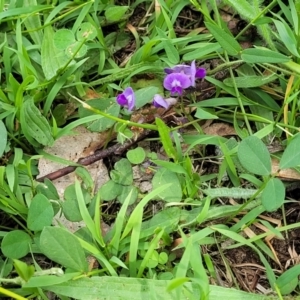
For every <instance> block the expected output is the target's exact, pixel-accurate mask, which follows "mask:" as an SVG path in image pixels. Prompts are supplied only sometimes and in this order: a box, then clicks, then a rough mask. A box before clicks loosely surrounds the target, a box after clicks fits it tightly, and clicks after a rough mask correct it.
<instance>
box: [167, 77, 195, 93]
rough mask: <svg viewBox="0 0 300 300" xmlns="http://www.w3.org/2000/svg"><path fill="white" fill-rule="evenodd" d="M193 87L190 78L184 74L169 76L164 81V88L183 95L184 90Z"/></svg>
mask: <svg viewBox="0 0 300 300" xmlns="http://www.w3.org/2000/svg"><path fill="white" fill-rule="evenodd" d="M190 86H191V80H190V78H189V76H187V75H185V74H182V73H172V74H168V75H167V76H166V77H165V79H164V87H165V89H166V90H169V91H171V92H172V94H174V93H179V94H181V93H182V89H186V88H188V87H190Z"/></svg>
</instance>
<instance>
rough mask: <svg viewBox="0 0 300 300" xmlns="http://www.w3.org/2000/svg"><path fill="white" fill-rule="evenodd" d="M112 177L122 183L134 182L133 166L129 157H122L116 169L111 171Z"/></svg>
mask: <svg viewBox="0 0 300 300" xmlns="http://www.w3.org/2000/svg"><path fill="white" fill-rule="evenodd" d="M110 177H111V179H112V180H113V181H114V182H116V183H119V184H122V185H131V184H132V182H133V173H132V167H131V164H130V162H129V161H128V159H126V158H122V159H121V160H119V161H117V162H116V163H115V166H114V170H112V171H111V172H110Z"/></svg>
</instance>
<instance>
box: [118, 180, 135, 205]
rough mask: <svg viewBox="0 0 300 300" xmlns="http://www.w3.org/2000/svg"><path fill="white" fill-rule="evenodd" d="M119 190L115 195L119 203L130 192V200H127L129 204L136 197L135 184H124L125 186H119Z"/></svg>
mask: <svg viewBox="0 0 300 300" xmlns="http://www.w3.org/2000/svg"><path fill="white" fill-rule="evenodd" d="M121 188H122V189H121V192H120V194H119V195H118V197H117V200H118V201H119V202H120V203H122V204H123V203H124V201H125V200H126V198H127V196H128V195H129V194H130V195H131V196H130V200H129V205H131V204H133V203H134V202H135V201H136V200H137V197H138V194H139V192H138V189H137V188H136V187H135V186H132V185H125V186H121Z"/></svg>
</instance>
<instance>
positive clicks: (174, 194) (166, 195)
mask: <svg viewBox="0 0 300 300" xmlns="http://www.w3.org/2000/svg"><path fill="white" fill-rule="evenodd" d="M164 184H171V186H170V187H168V188H167V189H165V190H164V191H163V192H161V193H160V194H158V196H159V197H160V198H161V199H162V200H164V201H167V202H180V201H181V199H182V189H181V185H180V182H179V179H178V177H177V175H176V174H175V173H173V172H172V171H170V170H168V169H165V168H161V169H159V170H158V171H157V172H156V173H155V175H154V176H153V178H152V185H153V189H154V190H155V189H156V188H158V187H160V186H162V185H164Z"/></svg>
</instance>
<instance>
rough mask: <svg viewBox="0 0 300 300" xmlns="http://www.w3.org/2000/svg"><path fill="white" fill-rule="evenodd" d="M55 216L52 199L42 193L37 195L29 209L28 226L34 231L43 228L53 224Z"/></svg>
mask: <svg viewBox="0 0 300 300" xmlns="http://www.w3.org/2000/svg"><path fill="white" fill-rule="evenodd" d="M53 217H54V211H53V207H52V205H51V203H50V201H49V200H48V199H47V198H46V197H45V196H44V195H42V194H37V195H35V196H34V197H33V198H32V200H31V204H30V206H29V210H28V216H27V226H28V228H29V229H30V230H33V231H38V230H42V229H43V228H44V227H45V226H49V225H51V222H52V219H53Z"/></svg>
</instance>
